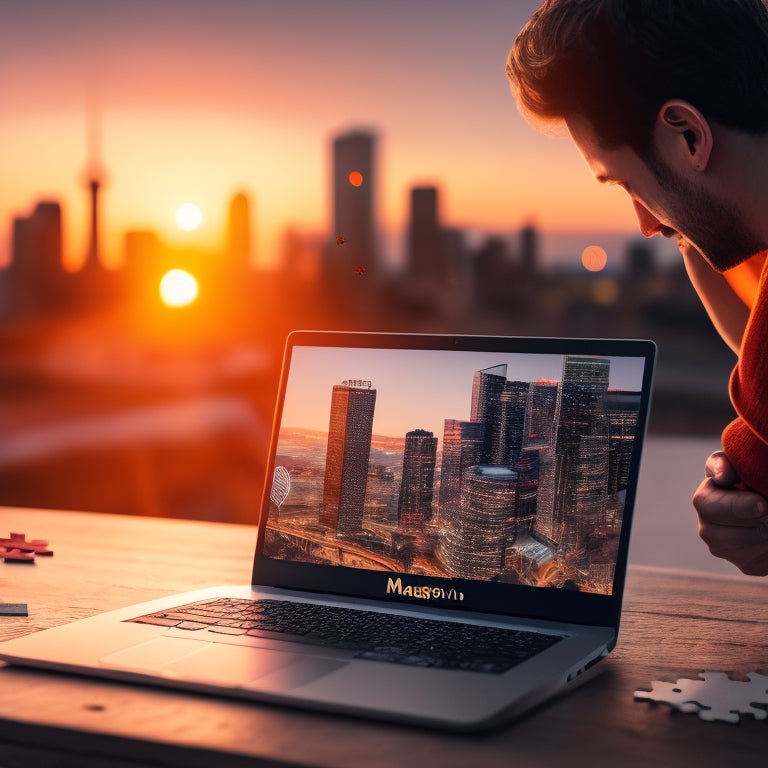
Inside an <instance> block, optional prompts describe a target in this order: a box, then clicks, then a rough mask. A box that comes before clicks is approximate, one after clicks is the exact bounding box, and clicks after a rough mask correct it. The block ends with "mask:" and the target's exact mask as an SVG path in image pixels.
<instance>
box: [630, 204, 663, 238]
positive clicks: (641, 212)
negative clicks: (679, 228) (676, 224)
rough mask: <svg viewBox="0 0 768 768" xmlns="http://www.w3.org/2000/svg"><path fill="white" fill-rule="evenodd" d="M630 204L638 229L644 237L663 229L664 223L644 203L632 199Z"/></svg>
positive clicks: (651, 235)
mask: <svg viewBox="0 0 768 768" xmlns="http://www.w3.org/2000/svg"><path fill="white" fill-rule="evenodd" d="M632 206H633V207H634V209H635V216H637V223H638V224H639V225H640V231H641V232H642V233H643V235H644V236H645V237H653V236H654V235H658V234H659V233H660V232H661V231H662V230H663V229H664V225H663V224H662V223H661V222H660V221H659V220H658V219H657V218H656V217H655V216H654V215H653V214H652V213H651V212H650V211H649V210H648V209H647V208H646V207H645V206H644V205H641V204H640V203H638V202H637V201H636V200H633V201H632Z"/></svg>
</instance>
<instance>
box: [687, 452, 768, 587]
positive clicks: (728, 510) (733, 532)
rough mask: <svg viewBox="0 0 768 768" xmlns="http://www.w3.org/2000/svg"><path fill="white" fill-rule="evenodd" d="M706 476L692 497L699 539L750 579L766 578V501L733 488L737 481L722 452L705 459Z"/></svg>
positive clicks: (751, 493)
mask: <svg viewBox="0 0 768 768" xmlns="http://www.w3.org/2000/svg"><path fill="white" fill-rule="evenodd" d="M705 474H706V479H705V480H704V482H703V483H702V484H701V485H700V486H699V487H698V488H697V489H696V493H695V494H694V496H693V506H694V507H695V508H696V512H697V513H698V515H699V536H701V538H702V539H703V540H704V541H705V543H706V544H707V546H708V547H709V551H710V552H711V553H712V554H713V555H714V556H715V557H722V558H723V559H725V560H728V561H729V562H731V563H733V564H734V565H735V566H736V567H737V568H738V569H739V570H741V571H742V572H744V573H746V574H748V575H749V576H765V575H768V502H767V501H766V500H765V499H764V498H763V497H762V496H760V495H759V494H757V493H754V492H753V491H747V490H743V489H741V488H738V487H736V484H737V483H738V482H739V478H738V476H737V474H736V472H735V470H734V468H733V466H732V465H731V463H730V462H729V461H728V459H727V457H726V455H725V454H724V453H723V452H722V451H716V452H715V453H713V454H712V455H711V456H710V457H709V458H708V459H707V463H706V467H705Z"/></svg>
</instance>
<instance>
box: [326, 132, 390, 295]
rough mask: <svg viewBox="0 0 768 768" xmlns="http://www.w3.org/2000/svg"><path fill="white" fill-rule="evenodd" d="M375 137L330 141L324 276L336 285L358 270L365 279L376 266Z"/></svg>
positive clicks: (355, 134) (348, 135)
mask: <svg viewBox="0 0 768 768" xmlns="http://www.w3.org/2000/svg"><path fill="white" fill-rule="evenodd" d="M375 149H376V136H375V135H374V134H373V133H370V132H367V131H351V132H349V133H345V134H342V135H340V136H337V137H336V138H335V139H334V141H333V231H332V232H331V240H332V241H333V243H336V239H337V238H341V240H340V241H339V244H338V245H336V244H332V245H330V246H329V249H328V259H327V264H326V276H327V277H329V278H330V279H331V280H332V281H333V283H334V284H335V285H337V286H338V280H339V279H340V278H343V277H351V278H354V277H355V276H356V274H357V270H358V268H364V269H365V274H366V276H368V277H370V275H371V274H372V273H375V271H376V268H377V266H378V263H377V262H378V253H377V250H378V249H377V223H376V222H377V220H376V163H375ZM341 243H343V244H341Z"/></svg>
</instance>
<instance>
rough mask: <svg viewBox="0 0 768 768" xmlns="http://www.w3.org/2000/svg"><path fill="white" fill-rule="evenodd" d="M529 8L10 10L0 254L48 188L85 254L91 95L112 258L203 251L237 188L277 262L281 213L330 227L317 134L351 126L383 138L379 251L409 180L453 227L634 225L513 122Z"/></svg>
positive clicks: (5, 28)
mask: <svg viewBox="0 0 768 768" xmlns="http://www.w3.org/2000/svg"><path fill="white" fill-rule="evenodd" d="M537 5H538V2H537V1H536V0H533V1H532V0H520V1H519V2H514V3H509V2H502V1H501V0H478V2H475V3H471V4H468V3H464V2H452V1H450V0H444V1H442V2H439V1H438V0H424V1H423V2H419V3H416V4H414V3H412V2H405V0H392V1H391V2H388V3H378V2H370V1H368V0H360V1H358V2H353V1H352V0H349V1H348V2H342V1H341V0H329V1H328V2H323V3H317V2H311V1H310V0H280V2H278V1H277V0H273V1H271V2H264V1H262V0H248V2H246V1H245V0H221V1H220V2H216V3H213V2H202V1H201V0H185V2H179V0H166V2H163V3H154V2H149V1H148V0H135V1H134V2H132V3H130V4H122V3H99V2H96V0H70V1H69V2H67V3H59V2H56V0H27V1H26V2H25V3H23V4H17V7H14V10H13V11H12V12H8V11H7V12H6V13H7V15H8V19H6V20H4V23H3V24H1V25H0V71H1V72H2V74H3V77H2V79H1V80H0V114H2V115H3V119H2V121H0V167H2V168H3V175H2V181H1V182H0V259H3V260H4V259H7V258H8V256H9V249H10V223H11V219H12V217H13V216H17V215H28V214H29V213H31V211H32V209H33V207H34V204H35V202H36V201H37V200H39V199H45V198H48V199H51V198H52V199H57V200H59V201H61V203H62V206H63V212H64V227H65V229H64V247H65V253H66V256H67V258H68V260H69V262H70V264H72V265H76V264H77V263H78V262H79V260H80V259H81V258H82V257H83V255H84V254H85V251H86V248H87V234H86V231H87V230H86V225H87V221H88V212H87V198H86V192H85V187H84V180H85V173H86V168H87V165H88V161H89V159H88V150H87V143H88V115H89V105H93V104H97V110H96V113H98V115H99V119H98V125H99V127H100V142H99V145H100V148H99V152H98V154H99V155H100V159H101V161H102V163H103V165H104V168H105V170H106V184H105V187H104V194H103V196H102V200H103V210H102V226H103V230H104V231H103V245H104V247H103V253H104V256H105V257H106V259H107V260H108V261H110V262H111V263H115V262H117V261H119V259H120V257H121V254H122V236H123V233H124V232H125V230H127V229H154V230H156V231H157V232H158V233H159V234H160V235H161V236H162V237H163V239H164V240H166V241H167V242H169V243H171V244H181V243H194V244H196V245H200V246H202V247H204V248H207V249H211V250H215V249H216V248H217V247H218V245H219V244H220V243H221V242H222V239H223V226H224V222H225V217H226V210H227V205H228V202H229V199H230V198H231V197H232V195H234V194H235V193H236V192H238V191H245V192H246V193H247V194H248V195H249V196H250V197H251V201H252V206H253V214H254V216H253V219H254V234H255V251H256V259H257V262H258V263H260V264H268V263H273V262H274V261H275V259H276V257H277V254H278V253H279V242H280V236H281V233H282V232H283V230H284V229H285V227H287V226H296V227H299V228H300V229H304V230H310V231H317V232H320V233H322V234H324V235H327V234H328V232H327V226H328V225H327V221H328V219H329V216H330V198H329V188H330V185H329V174H328V167H329V142H330V139H331V138H332V137H333V135H335V134H336V133H339V132H342V131H344V130H347V129H349V128H351V127H366V128H373V129H375V130H376V131H377V132H378V134H379V136H380V141H379V155H378V168H379V178H378V183H377V194H378V198H379V213H380V217H379V218H380V224H381V228H382V230H383V231H384V233H385V234H389V235H390V238H391V241H392V243H395V244H390V246H389V247H390V256H391V257H394V256H396V254H395V253H392V251H394V250H396V241H397V237H398V236H399V233H402V231H403V228H404V226H405V223H406V221H407V205H408V193H409V188H410V187H411V186H412V185H414V184H423V183H434V184H436V185H438V186H439V187H440V188H441V213H442V218H443V221H444V223H445V224H449V225H453V226H463V227H471V228H474V229H479V230H492V231H496V232H505V233H511V232H515V231H516V230H517V229H519V228H520V227H521V226H522V225H524V224H526V223H528V222H529V221H531V220H533V221H535V222H536V224H537V225H538V226H539V227H540V228H541V229H542V230H545V231H548V230H589V231H595V230H612V231H617V230H618V231H627V232H632V231H634V230H635V220H634V216H633V214H632V210H631V207H630V205H629V203H628V201H627V199H626V198H625V197H624V195H623V193H622V192H621V191H618V190H607V189H604V188H601V187H600V186H599V185H597V184H595V182H594V181H593V180H592V179H591V176H590V174H589V172H588V170H587V169H586V166H585V165H584V163H583V161H582V160H581V158H580V157H579V156H578V154H577V153H576V151H575V150H574V149H573V147H572V146H571V144H570V141H569V140H568V139H565V138H561V139H553V138H550V137H544V136H541V135H539V134H537V133H535V132H534V131H533V130H532V129H531V128H529V127H528V126H527V125H526V124H525V122H524V121H523V119H522V118H521V117H520V116H519V115H518V113H517V111H516V109H515V106H514V102H513V100H512V98H511V96H510V95H509V92H508V88H507V85H506V82H505V79H504V75H503V69H504V59H505V56H506V53H507V50H508V48H509V46H510V44H511V42H512V40H513V39H514V36H515V33H516V31H517V29H518V28H519V27H520V25H521V24H522V23H523V21H524V20H525V18H527V16H528V14H529V13H530V11H531V10H533V9H534V8H535V7H536V6H537ZM6 7H7V6H6ZM94 94H95V96H94ZM90 113H91V114H94V111H93V110H91V111H90ZM183 202H194V203H196V204H197V205H198V206H199V207H200V208H201V210H202V212H203V215H204V219H203V224H202V225H201V227H200V228H199V229H198V230H196V231H195V232H194V233H193V234H185V233H182V232H181V231H180V230H179V229H178V228H177V227H176V226H175V225H174V222H173V213H174V211H175V209H176V207H177V206H178V205H180V204H181V203H183ZM587 244H589V243H587V242H585V243H584V245H587ZM620 256H621V254H612V253H610V252H609V258H620Z"/></svg>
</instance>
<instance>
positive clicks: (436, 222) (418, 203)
mask: <svg viewBox="0 0 768 768" xmlns="http://www.w3.org/2000/svg"><path fill="white" fill-rule="evenodd" d="M445 271H446V263H445V256H444V250H443V237H442V230H441V228H440V216H439V212H438V190H437V188H436V187H413V188H412V189H411V221H410V226H409V229H408V272H409V275H410V277H411V278H416V279H418V278H430V279H431V280H438V279H439V278H441V277H443V276H444V274H445Z"/></svg>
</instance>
